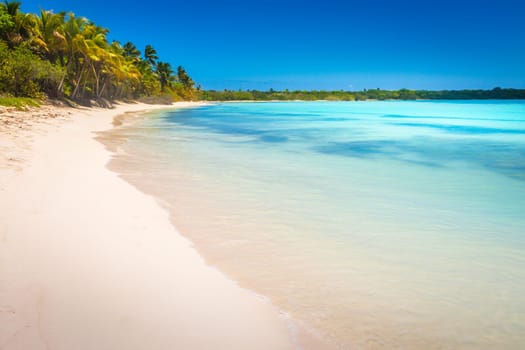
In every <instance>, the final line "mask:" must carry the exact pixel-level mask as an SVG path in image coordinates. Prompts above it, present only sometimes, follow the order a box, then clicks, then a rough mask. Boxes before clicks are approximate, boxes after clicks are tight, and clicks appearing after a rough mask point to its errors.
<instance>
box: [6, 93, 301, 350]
mask: <svg viewBox="0 0 525 350" xmlns="http://www.w3.org/2000/svg"><path fill="white" fill-rule="evenodd" d="M188 105H190V106H191V105H192V104H188V103H183V104H179V105H178V106H177V107H185V106H188ZM46 108H47V109H46ZM46 108H44V109H41V110H32V111H28V112H13V111H9V113H7V114H9V116H6V111H3V112H4V113H1V114H0V155H1V156H0V349H1V350H4V349H5V350H8V349H48V350H50V349H68V350H69V349H97V350H100V349H112V350H114V349H126V350H129V349H292V348H293V344H292V339H291V338H292V337H291V330H290V326H289V323H288V321H287V320H286V318H285V317H283V316H282V315H280V314H279V313H278V312H277V311H276V310H275V309H274V308H273V307H272V306H271V305H270V304H269V303H268V302H267V301H265V300H264V299H262V298H259V297H257V296H256V295H255V294H253V293H251V292H249V291H247V290H244V289H242V288H240V287H238V286H237V285H236V284H235V283H234V282H233V281H231V280H229V279H227V278H226V277H225V276H224V275H223V274H222V273H220V272H219V271H217V270H216V269H214V268H212V267H209V266H207V265H206V264H205V262H204V260H203V259H202V258H201V257H200V256H199V255H198V254H197V252H196V251H195V250H194V249H193V248H192V246H191V243H190V242H189V241H188V240H186V239H184V238H183V237H182V236H181V235H180V234H179V233H178V232H177V231H176V230H175V228H174V227H173V226H172V225H171V223H170V220H169V215H168V213H167V212H166V211H165V210H164V209H163V208H161V206H160V205H159V204H158V203H157V202H156V201H155V200H154V199H153V198H151V197H149V196H147V195H145V194H143V193H141V192H139V191H138V190H137V189H135V188H134V187H133V186H131V185H129V184H128V183H127V182H125V181H124V180H122V179H120V178H119V177H118V176H117V175H116V174H114V173H112V172H111V171H109V170H107V169H106V164H107V162H108V161H109V159H110V156H111V155H110V153H109V152H108V151H107V150H106V149H105V148H104V146H103V145H102V144H100V143H99V142H97V141H96V140H95V139H94V137H95V136H96V135H95V133H96V132H98V131H102V130H107V129H109V128H111V127H112V121H113V118H114V117H115V116H116V115H119V114H122V113H124V112H128V111H141V110H146V109H147V110H151V109H158V108H166V106H151V105H143V104H126V105H119V106H118V107H117V108H115V109H111V110H102V109H86V110H77V109H70V108H57V107H46ZM38 113H41V116H40V117H38V116H36V117H35V115H37V114H38ZM12 115H15V116H14V117H13V116H12ZM30 115H33V118H29V116H30ZM6 121H7V122H6Z"/></svg>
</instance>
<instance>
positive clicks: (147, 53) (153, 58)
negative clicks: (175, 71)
mask: <svg viewBox="0 0 525 350" xmlns="http://www.w3.org/2000/svg"><path fill="white" fill-rule="evenodd" d="M158 59H159V56H157V50H155V49H154V48H153V46H151V45H146V48H145V49H144V60H145V61H146V62H148V63H149V65H150V66H151V68H152V69H153V67H155V65H156V63H157V60H158Z"/></svg>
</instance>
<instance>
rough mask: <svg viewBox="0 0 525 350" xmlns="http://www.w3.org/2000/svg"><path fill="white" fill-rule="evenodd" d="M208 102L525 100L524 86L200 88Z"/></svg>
mask: <svg viewBox="0 0 525 350" xmlns="http://www.w3.org/2000/svg"><path fill="white" fill-rule="evenodd" d="M199 98H200V99H202V100H205V101H294V100H299V101H321V100H324V101H366V100H488V99H525V90H523V89H521V90H520V89H502V88H494V89H492V90H442V91H428V90H408V89H401V90H380V89H375V90H363V91H342V90H340V91H315V90H314V91H288V90H285V91H275V90H273V89H270V90H268V91H258V90H238V91H233V90H224V91H216V90H208V91H200V92H199Z"/></svg>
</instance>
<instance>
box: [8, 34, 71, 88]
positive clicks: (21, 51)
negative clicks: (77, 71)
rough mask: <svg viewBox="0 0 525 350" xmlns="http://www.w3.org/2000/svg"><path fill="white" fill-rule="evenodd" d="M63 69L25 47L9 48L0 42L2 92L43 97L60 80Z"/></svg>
mask: <svg viewBox="0 0 525 350" xmlns="http://www.w3.org/2000/svg"><path fill="white" fill-rule="evenodd" d="M61 73H62V69H61V68H60V67H57V66H55V65H53V64H52V63H51V62H49V61H45V60H42V59H40V58H39V57H38V56H36V55H34V54H33V53H31V51H30V50H29V49H27V48H25V47H18V48H15V49H9V48H8V47H7V46H6V44H4V43H2V42H0V92H1V93H8V94H11V95H13V96H16V97H22V96H24V97H34V98H43V97H44V91H45V89H49V90H52V89H53V87H54V86H56V85H57V84H58V82H59V79H60V76H61Z"/></svg>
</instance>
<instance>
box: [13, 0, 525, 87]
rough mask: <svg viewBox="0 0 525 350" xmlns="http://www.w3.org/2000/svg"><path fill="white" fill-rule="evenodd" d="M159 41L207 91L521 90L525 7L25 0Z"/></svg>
mask: <svg viewBox="0 0 525 350" xmlns="http://www.w3.org/2000/svg"><path fill="white" fill-rule="evenodd" d="M40 8H44V9H53V10H55V12H58V11H61V10H71V11H73V12H75V14H77V15H81V16H85V17H87V18H89V19H91V20H93V21H94V22H95V23H97V24H99V25H102V26H104V27H108V28H109V29H110V30H111V33H110V35H109V38H110V39H115V40H119V41H121V42H122V43H124V42H126V41H132V42H134V43H135V44H136V45H137V47H139V48H140V49H143V47H144V46H145V45H146V44H148V43H149V44H151V45H153V47H155V48H156V49H157V51H158V52H159V55H160V56H161V59H163V60H164V61H168V62H170V63H171V64H172V65H173V66H177V65H183V66H184V67H185V68H186V69H187V71H188V72H189V73H190V75H192V77H193V78H194V80H196V81H197V82H198V83H200V84H201V85H202V87H203V88H207V89H224V88H231V89H239V88H242V89H253V88H255V89H269V88H274V89H284V88H289V89H334V90H339V89H344V90H361V89H364V88H382V89H398V88H414V89H462V88H493V87H495V86H501V87H516V88H525V1H524V0H490V1H489V0H455V1H452V0H439V1H438V0H419V1H415V0H395V1H387V0H375V1H373V0H371V1H366V0H360V1H354V0H347V1H342V0H340V1H333V0H323V1H318V0H316V1H313V0H311V1H307V0H303V1H296V0H290V1H286V0H281V1H276V0H259V1H240V0H223V1H220V0H216V1H209V0H193V1H189V0H185V1H179V0H173V1H167V0H157V1H150V2H147V1H134V0H126V1H122V0H104V1H102V0H90V1H78V0H75V1H71V0H70V1H66V0H25V1H24V0H22V9H23V10H24V11H26V12H38V11H39V9H40Z"/></svg>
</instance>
